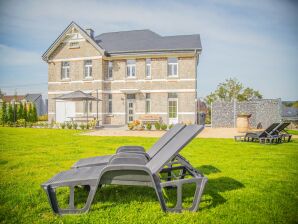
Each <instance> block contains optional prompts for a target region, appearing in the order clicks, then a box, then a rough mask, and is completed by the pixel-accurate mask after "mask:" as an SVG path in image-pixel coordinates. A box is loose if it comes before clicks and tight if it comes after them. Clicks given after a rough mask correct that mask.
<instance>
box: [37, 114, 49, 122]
mask: <svg viewBox="0 0 298 224" xmlns="http://www.w3.org/2000/svg"><path fill="white" fill-rule="evenodd" d="M38 121H48V115H42V116H38Z"/></svg>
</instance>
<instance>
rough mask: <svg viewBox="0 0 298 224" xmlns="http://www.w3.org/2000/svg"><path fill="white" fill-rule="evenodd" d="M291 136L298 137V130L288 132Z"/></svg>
mask: <svg viewBox="0 0 298 224" xmlns="http://www.w3.org/2000/svg"><path fill="white" fill-rule="evenodd" d="M287 132H288V133H289V134H292V135H298V130H287Z"/></svg>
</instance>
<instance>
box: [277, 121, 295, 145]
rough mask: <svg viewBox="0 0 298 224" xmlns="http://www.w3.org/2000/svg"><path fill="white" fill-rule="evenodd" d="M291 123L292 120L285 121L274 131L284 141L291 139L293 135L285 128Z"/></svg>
mask: <svg viewBox="0 0 298 224" xmlns="http://www.w3.org/2000/svg"><path fill="white" fill-rule="evenodd" d="M289 125H290V122H283V123H281V125H279V126H278V127H277V128H276V129H275V130H274V132H273V134H274V135H278V136H279V137H280V139H281V140H282V141H284V142H289V141H291V138H292V135H291V134H289V133H288V132H287V131H286V130H285V128H286V127H288V126H289Z"/></svg>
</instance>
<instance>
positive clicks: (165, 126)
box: [160, 124, 168, 131]
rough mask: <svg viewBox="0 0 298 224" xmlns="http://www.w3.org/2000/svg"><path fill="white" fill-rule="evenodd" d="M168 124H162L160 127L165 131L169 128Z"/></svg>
mask: <svg viewBox="0 0 298 224" xmlns="http://www.w3.org/2000/svg"><path fill="white" fill-rule="evenodd" d="M167 127H168V126H167V125H166V124H162V125H161V126H160V128H161V130H163V131H165V130H167Z"/></svg>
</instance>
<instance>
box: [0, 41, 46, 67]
mask: <svg viewBox="0 0 298 224" xmlns="http://www.w3.org/2000/svg"><path fill="white" fill-rule="evenodd" d="M40 63H41V57H40V55H39V54H38V53H36V52H32V51H25V50H20V49H17V48H12V47H8V46H6V45H3V44H0V66H24V65H37V64H40Z"/></svg>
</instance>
